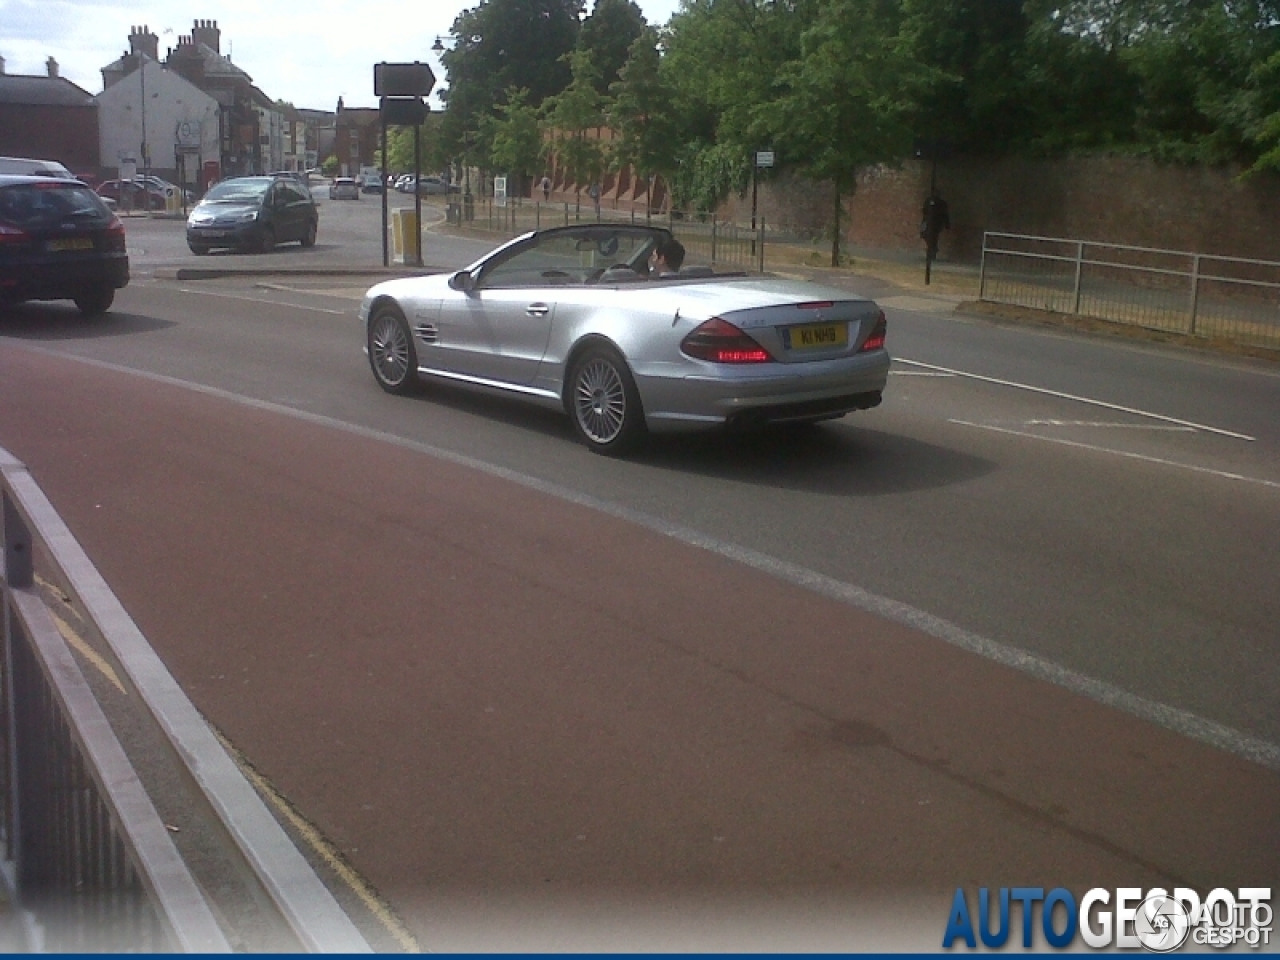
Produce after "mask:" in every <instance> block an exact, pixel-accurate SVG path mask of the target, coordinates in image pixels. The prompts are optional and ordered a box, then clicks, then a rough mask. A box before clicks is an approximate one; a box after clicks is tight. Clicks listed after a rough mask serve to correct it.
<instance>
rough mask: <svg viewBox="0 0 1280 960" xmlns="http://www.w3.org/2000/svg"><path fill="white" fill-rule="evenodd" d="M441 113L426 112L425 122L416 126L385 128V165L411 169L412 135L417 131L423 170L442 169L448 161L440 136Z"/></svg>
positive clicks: (394, 168)
mask: <svg viewBox="0 0 1280 960" xmlns="http://www.w3.org/2000/svg"><path fill="white" fill-rule="evenodd" d="M441 119H442V117H441V115H440V114H439V113H429V114H427V118H426V122H425V123H423V124H422V125H421V126H418V127H388V128H387V167H388V168H389V169H391V170H395V171H398V172H401V173H403V172H406V171H409V170H412V169H413V160H414V144H413V135H414V131H415V130H416V131H417V133H418V145H419V151H420V156H421V159H422V169H423V170H443V169H444V168H445V166H446V165H447V164H448V162H449V158H448V155H447V154H446V153H445V151H444V145H443V142H442V140H441V137H440V123H441Z"/></svg>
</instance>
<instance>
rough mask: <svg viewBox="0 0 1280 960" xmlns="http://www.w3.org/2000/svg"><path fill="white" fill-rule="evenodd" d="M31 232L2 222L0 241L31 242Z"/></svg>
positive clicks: (0, 225)
mask: <svg viewBox="0 0 1280 960" xmlns="http://www.w3.org/2000/svg"><path fill="white" fill-rule="evenodd" d="M30 242H31V234H29V233H27V231H25V230H19V229H18V228H17V227H11V226H9V225H8V224H7V223H0V243H30Z"/></svg>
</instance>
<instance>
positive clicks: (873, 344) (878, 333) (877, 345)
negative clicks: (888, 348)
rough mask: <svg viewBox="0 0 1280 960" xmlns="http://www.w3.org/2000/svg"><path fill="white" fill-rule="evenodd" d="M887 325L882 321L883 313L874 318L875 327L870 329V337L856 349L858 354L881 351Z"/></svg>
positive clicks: (887, 328)
mask: <svg viewBox="0 0 1280 960" xmlns="http://www.w3.org/2000/svg"><path fill="white" fill-rule="evenodd" d="M888 330H889V325H888V323H887V322H886V321H885V319H884V311H883V310H881V311H880V314H879V315H878V316H877V317H876V325H875V326H874V327H872V328H871V335H870V336H869V337H867V339H866V340H864V341H862V346H860V347H859V348H858V352H859V353H866V352H867V351H868V350H883V349H884V339H885V334H886V333H888Z"/></svg>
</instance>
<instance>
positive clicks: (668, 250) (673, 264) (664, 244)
mask: <svg viewBox="0 0 1280 960" xmlns="http://www.w3.org/2000/svg"><path fill="white" fill-rule="evenodd" d="M653 261H654V266H655V267H656V268H657V269H659V270H664V269H665V270H670V271H671V272H673V273H674V272H675V271H677V270H679V269H680V265H681V264H682V263H684V244H683V243H681V242H680V241H679V240H677V239H676V238H675V237H668V238H666V239H663V240H659V241H658V245H657V246H656V247H654V249H653Z"/></svg>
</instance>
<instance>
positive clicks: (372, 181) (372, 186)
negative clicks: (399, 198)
mask: <svg viewBox="0 0 1280 960" xmlns="http://www.w3.org/2000/svg"><path fill="white" fill-rule="evenodd" d="M382 190H383V186H382V177H381V176H379V175H378V174H376V173H369V174H366V175H365V176H363V177H361V178H360V192H361V193H381V192H382Z"/></svg>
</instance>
